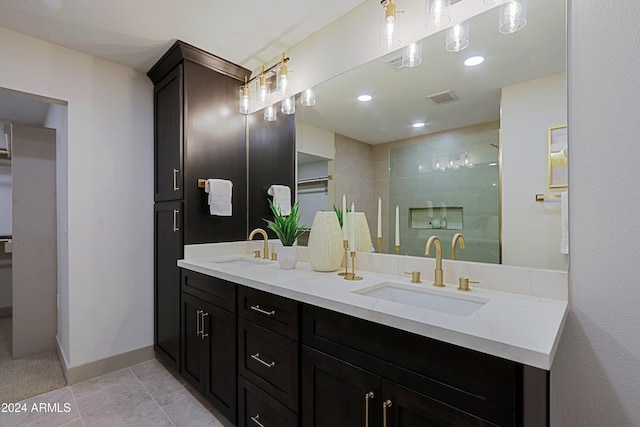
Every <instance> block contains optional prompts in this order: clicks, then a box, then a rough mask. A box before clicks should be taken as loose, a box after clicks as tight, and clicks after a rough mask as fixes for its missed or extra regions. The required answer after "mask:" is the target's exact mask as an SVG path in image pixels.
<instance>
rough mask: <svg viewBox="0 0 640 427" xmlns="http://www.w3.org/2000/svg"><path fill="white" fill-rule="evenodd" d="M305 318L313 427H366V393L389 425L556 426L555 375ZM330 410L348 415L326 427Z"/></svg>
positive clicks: (386, 332)
mask: <svg viewBox="0 0 640 427" xmlns="http://www.w3.org/2000/svg"><path fill="white" fill-rule="evenodd" d="M302 311H303V320H302V343H303V358H302V379H303V380H302V393H301V395H302V414H303V419H304V423H303V424H304V426H305V427H307V426H309V427H314V426H323V425H332V426H338V427H339V426H351V425H364V422H361V421H362V419H364V418H358V417H359V416H360V417H364V416H365V415H364V414H365V413H366V411H365V410H364V409H363V408H364V407H365V405H366V404H367V401H366V399H365V396H366V395H368V393H369V391H367V390H366V389H370V390H371V391H372V392H373V395H375V397H374V399H375V402H376V403H375V405H376V408H377V411H382V412H381V413H379V412H377V411H373V412H369V417H370V418H369V419H370V420H375V419H377V418H376V417H382V421H383V422H384V420H385V419H386V421H387V425H389V426H402V427H405V426H452V425H453V426H494V425H501V426H546V425H548V423H549V418H548V402H549V393H548V378H549V373H548V372H547V371H543V370H539V369H535V368H530V367H528V366H523V365H521V364H518V363H515V362H512V361H508V360H504V359H500V358H497V357H494V356H490V355H487V354H484V353H480V352H476V351H473V350H468V349H465V348H461V347H457V346H454V345H450V344H447V343H443V342H440V341H436V340H432V339H429V338H426V337H421V336H418V335H414V334H411V333H408V332H404V331H400V330H397V329H394V328H390V327H387V326H384V325H380V324H377V323H372V322H369V321H365V320H362V319H357V318H354V317H351V316H347V315H344V314H340V313H336V312H332V311H329V310H325V309H321V308H318V307H313V306H310V305H303V308H302ZM365 378H366V380H365ZM545 387H546V388H545ZM376 390H379V391H380V393H377V392H376ZM347 402H348V403H347ZM385 402H387V403H388V404H387V405H385V406H383V403H385ZM369 403H370V404H371V401H370V402H369ZM358 405H359V406H358ZM330 408H338V410H339V411H340V412H341V414H340V416H336V417H337V418H335V420H333V419H332V421H331V422H329V423H328V424H325V422H326V417H327V415H326V413H327V411H328V410H329V409H330ZM358 414H360V415H358ZM341 417H343V418H344V419H345V420H347V421H344V422H342V421H340V420H341V419H342V418H341ZM370 425H372V426H378V425H384V424H375V423H373V424H371V423H370Z"/></svg>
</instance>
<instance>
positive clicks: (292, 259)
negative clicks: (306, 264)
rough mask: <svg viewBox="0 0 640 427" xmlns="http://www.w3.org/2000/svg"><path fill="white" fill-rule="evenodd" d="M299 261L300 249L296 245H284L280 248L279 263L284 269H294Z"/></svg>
mask: <svg viewBox="0 0 640 427" xmlns="http://www.w3.org/2000/svg"><path fill="white" fill-rule="evenodd" d="M297 263H298V249H297V248H296V247H295V246H282V247H280V248H279V249H278V264H280V268H281V269H283V270H293V269H294V268H296V264H297Z"/></svg>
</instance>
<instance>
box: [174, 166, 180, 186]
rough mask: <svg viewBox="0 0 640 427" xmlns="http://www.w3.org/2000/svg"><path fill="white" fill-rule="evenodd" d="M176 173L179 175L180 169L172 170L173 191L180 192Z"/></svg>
mask: <svg viewBox="0 0 640 427" xmlns="http://www.w3.org/2000/svg"><path fill="white" fill-rule="evenodd" d="M178 173H180V169H174V170H173V191H178V190H180V188H179V187H178Z"/></svg>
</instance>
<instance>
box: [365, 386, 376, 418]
mask: <svg viewBox="0 0 640 427" xmlns="http://www.w3.org/2000/svg"><path fill="white" fill-rule="evenodd" d="M374 396H375V395H374V394H373V392H372V391H370V392H369V393H367V394H365V395H364V427H369V399H373V397H374Z"/></svg>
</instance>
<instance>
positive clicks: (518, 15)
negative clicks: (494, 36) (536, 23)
mask: <svg viewBox="0 0 640 427" xmlns="http://www.w3.org/2000/svg"><path fill="white" fill-rule="evenodd" d="M525 25H527V0H511V1H509V2H508V3H506V4H505V5H503V6H501V7H500V23H499V27H498V30H499V31H500V32H501V33H502V34H513V33H515V32H516V31H520V30H521V29H523V28H524V27H525Z"/></svg>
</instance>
